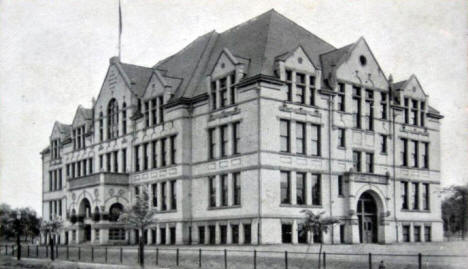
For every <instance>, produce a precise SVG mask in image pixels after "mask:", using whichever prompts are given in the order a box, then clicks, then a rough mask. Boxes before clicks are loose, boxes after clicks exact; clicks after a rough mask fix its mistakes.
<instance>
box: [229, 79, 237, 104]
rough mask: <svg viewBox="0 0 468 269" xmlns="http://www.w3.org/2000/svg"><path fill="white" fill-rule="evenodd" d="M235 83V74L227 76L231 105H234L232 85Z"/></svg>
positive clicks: (234, 93)
mask: <svg viewBox="0 0 468 269" xmlns="http://www.w3.org/2000/svg"><path fill="white" fill-rule="evenodd" d="M235 83H236V73H235V72H234V73H232V74H230V75H229V89H228V90H229V94H230V95H231V104H235V103H236V91H235V89H234V87H233V85H234V84H235Z"/></svg>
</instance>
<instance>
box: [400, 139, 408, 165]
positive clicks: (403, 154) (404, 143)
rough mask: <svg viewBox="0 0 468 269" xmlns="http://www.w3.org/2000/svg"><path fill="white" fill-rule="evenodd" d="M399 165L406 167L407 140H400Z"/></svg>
mask: <svg viewBox="0 0 468 269" xmlns="http://www.w3.org/2000/svg"><path fill="white" fill-rule="evenodd" d="M401 165H402V166H408V139H406V138H401Z"/></svg>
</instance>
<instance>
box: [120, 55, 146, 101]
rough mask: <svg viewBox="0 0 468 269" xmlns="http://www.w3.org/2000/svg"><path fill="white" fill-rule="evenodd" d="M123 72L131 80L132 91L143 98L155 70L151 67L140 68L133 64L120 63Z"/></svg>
mask: <svg viewBox="0 0 468 269" xmlns="http://www.w3.org/2000/svg"><path fill="white" fill-rule="evenodd" d="M119 64H120V66H121V67H122V70H123V71H124V72H125V74H126V75H127V77H128V79H129V80H130V84H131V85H130V90H131V91H132V92H133V93H134V94H135V95H137V96H138V97H142V96H143V94H144V93H145V89H146V85H147V84H148V81H149V79H150V77H151V74H152V73H153V70H152V69H151V68H149V67H144V66H138V65H133V64H126V63H119Z"/></svg>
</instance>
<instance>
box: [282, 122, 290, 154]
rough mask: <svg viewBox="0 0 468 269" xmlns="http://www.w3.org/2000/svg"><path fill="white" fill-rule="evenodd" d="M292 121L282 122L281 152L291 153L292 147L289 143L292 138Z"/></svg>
mask: <svg viewBox="0 0 468 269" xmlns="http://www.w3.org/2000/svg"><path fill="white" fill-rule="evenodd" d="M289 128H290V121H289V120H280V147H281V152H290V151H291V145H290V143H289V136H290V129H289Z"/></svg>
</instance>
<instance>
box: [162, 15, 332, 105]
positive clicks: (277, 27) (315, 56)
mask: <svg viewBox="0 0 468 269" xmlns="http://www.w3.org/2000/svg"><path fill="white" fill-rule="evenodd" d="M298 46H301V47H302V48H303V49H304V51H305V52H306V53H307V55H308V56H309V57H310V58H311V60H312V62H313V63H314V65H315V66H317V67H318V68H320V60H319V55H320V54H322V53H324V52H327V51H330V50H332V49H334V47H333V46H332V45H330V44H328V43H327V42H325V41H323V40H322V39H320V38H319V37H317V36H315V35H314V34H312V33H310V32H309V31H307V30H306V29H304V28H303V27H301V26H299V25H297V24H296V23H294V22H293V21H291V20H289V19H287V18H286V17H284V16H283V15H281V14H279V13H278V12H276V11H275V10H270V11H268V12H266V13H264V14H261V15H260V16H258V17H255V18H253V19H251V20H249V21H247V22H245V23H242V24H240V25H238V26H235V27H233V28H231V29H229V30H227V31H225V32H223V33H216V32H215V31H213V32H210V33H208V34H205V35H203V36H201V37H199V38H197V39H196V40H195V41H193V42H192V43H191V44H190V45H188V46H187V47H186V48H184V49H183V50H182V51H180V52H179V53H177V54H175V55H173V56H171V57H169V58H167V59H165V60H163V61H161V62H159V63H157V64H156V65H155V68H156V69H158V70H159V69H161V70H167V75H169V76H174V77H178V78H181V79H183V82H182V84H181V86H180V87H179V90H178V91H177V92H176V97H189V98H190V97H195V96H197V95H200V94H202V93H204V92H205V90H204V87H205V85H204V83H202V82H203V78H204V77H205V76H206V75H208V74H209V72H210V71H211V70H213V67H214V65H215V64H216V61H217V60H218V56H219V55H220V54H221V53H222V51H223V50H224V49H225V48H226V49H228V50H229V51H230V52H232V54H233V55H234V56H235V57H241V58H244V59H247V60H248V61H249V66H248V70H247V76H246V77H245V78H249V77H253V76H256V75H267V76H274V61H275V57H277V56H278V55H282V54H284V53H287V52H289V51H292V50H294V49H296V48H297V47H298Z"/></svg>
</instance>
